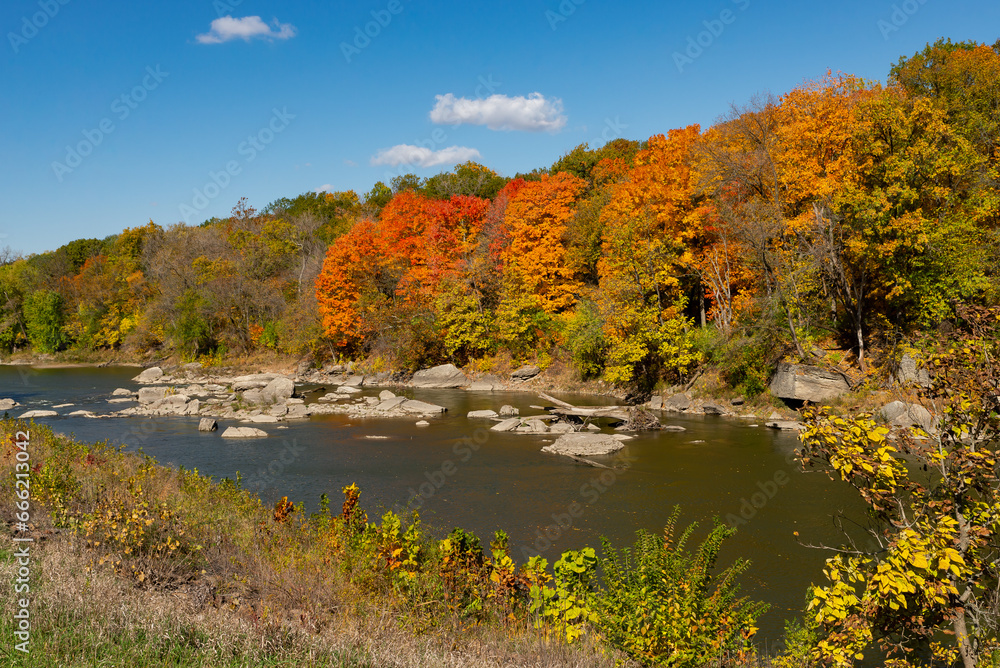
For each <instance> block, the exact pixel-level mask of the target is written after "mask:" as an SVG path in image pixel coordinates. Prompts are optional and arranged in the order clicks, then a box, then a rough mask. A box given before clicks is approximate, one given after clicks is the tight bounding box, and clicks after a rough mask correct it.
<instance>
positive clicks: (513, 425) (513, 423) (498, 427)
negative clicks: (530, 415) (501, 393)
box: [490, 418, 521, 431]
mask: <svg viewBox="0 0 1000 668" xmlns="http://www.w3.org/2000/svg"><path fill="white" fill-rule="evenodd" d="M519 426H521V421H520V420H519V419H518V418H508V419H506V420H503V421H502V422H498V423H496V424H495V425H493V426H492V427H490V430H491V431H514V430H515V429H517V428H518V427H519Z"/></svg>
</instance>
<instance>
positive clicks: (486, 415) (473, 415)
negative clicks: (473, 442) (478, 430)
mask: <svg viewBox="0 0 1000 668" xmlns="http://www.w3.org/2000/svg"><path fill="white" fill-rule="evenodd" d="M465 417H467V418H470V419H487V420H490V419H492V418H495V417H498V416H497V412H496V411H469V414H468V415H466V416H465Z"/></svg>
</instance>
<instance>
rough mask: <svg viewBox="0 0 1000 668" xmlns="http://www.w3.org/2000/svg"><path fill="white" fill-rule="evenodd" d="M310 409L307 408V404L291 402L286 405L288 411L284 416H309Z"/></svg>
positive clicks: (292, 417) (291, 417)
mask: <svg viewBox="0 0 1000 668" xmlns="http://www.w3.org/2000/svg"><path fill="white" fill-rule="evenodd" d="M310 413H312V411H310V410H309V407H308V406H303V405H301V404H292V405H290V406H289V407H288V412H287V413H285V418H287V419H289V420H296V419H301V418H307V417H309V415H310Z"/></svg>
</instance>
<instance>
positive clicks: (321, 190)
mask: <svg viewBox="0 0 1000 668" xmlns="http://www.w3.org/2000/svg"><path fill="white" fill-rule="evenodd" d="M331 190H333V186H332V185H330V184H329V183H326V184H324V185H321V186H320V187H319V188H316V190H314V191H313V192H314V193H316V194H317V195H318V194H319V193H325V192H329V191H331Z"/></svg>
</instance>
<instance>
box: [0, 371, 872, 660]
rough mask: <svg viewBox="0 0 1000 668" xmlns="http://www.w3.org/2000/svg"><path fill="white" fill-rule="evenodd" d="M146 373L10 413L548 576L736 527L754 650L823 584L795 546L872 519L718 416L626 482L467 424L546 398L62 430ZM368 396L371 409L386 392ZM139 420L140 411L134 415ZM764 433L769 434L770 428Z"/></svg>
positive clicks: (95, 379) (50, 396) (831, 539)
mask: <svg viewBox="0 0 1000 668" xmlns="http://www.w3.org/2000/svg"><path fill="white" fill-rule="evenodd" d="M136 373H138V370H137V369H135V368H105V369H94V368H73V369H32V368H26V367H12V366H0V398H5V397H10V398H13V399H15V400H17V401H18V402H19V403H21V404H23V407H18V408H16V409H14V410H13V411H11V415H12V416H16V415H20V413H21V412H23V411H25V410H29V409H34V408H48V407H52V406H55V405H58V404H64V403H71V404H73V406H72V407H63V408H58V409H55V410H58V411H59V412H60V413H61V416H60V417H54V418H42V419H41V420H42V421H44V422H45V424H48V425H50V426H51V427H52V428H53V429H55V430H56V431H57V432H61V433H66V434H73V435H75V436H76V437H77V438H79V439H81V440H83V441H85V442H92V441H98V440H110V441H111V442H114V443H125V444H127V445H128V447H129V448H130V449H141V450H142V451H143V452H145V453H146V454H149V455H152V456H153V457H155V458H156V459H157V460H158V461H159V462H160V463H162V464H167V465H174V466H184V467H185V468H189V469H190V468H197V469H198V470H199V471H200V472H201V473H203V474H208V475H212V476H216V477H219V478H221V477H230V478H235V477H236V474H237V471H239V472H240V474H241V476H242V478H243V482H244V485H245V486H247V487H250V488H252V489H254V490H256V491H259V492H260V493H261V496H262V497H263V498H264V499H265V500H266V501H268V502H273V500H275V499H276V498H279V497H281V496H285V495H287V496H288V497H289V498H290V499H292V500H293V501H296V502H299V501H304V502H305V503H306V506H307V509H309V510H314V509H315V508H316V506H317V503H318V500H319V496H320V494H323V493H326V494H327V495H329V497H330V499H331V506H332V508H334V509H336V508H337V507H339V504H340V501H341V499H342V496H341V491H340V490H341V489H342V488H343V487H344V486H345V485H349V484H351V483H352V482H355V483H357V484H358V485H359V486H360V487H361V490H362V505H363V507H364V508H365V509H366V510H367V511H368V514H369V516H370V517H371V518H372V520H375V519H376V518H377V517H378V516H379V515H381V514H382V513H383V512H384V511H385V510H386V509H388V508H391V507H394V506H397V505H399V506H404V505H405V504H406V503H407V502H408V501H409V502H410V503H411V505H419V506H420V514H421V518H422V520H423V521H424V523H425V524H428V525H431V526H434V527H438V528H440V529H443V530H445V531H447V530H450V529H451V528H452V527H456V526H459V527H462V528H464V529H466V530H471V531H474V532H475V533H477V534H478V535H479V536H480V538H482V540H483V544H484V546H485V545H486V544H488V543H489V539H490V537H491V536H492V534H493V532H494V531H495V530H496V529H504V530H505V531H507V533H508V534H509V535H510V544H511V546H512V553H513V556H514V557H515V558H516V559H517V560H518V561H521V560H523V559H524V558H525V557H526V556H529V555H532V554H538V553H541V554H542V555H543V556H544V557H546V558H547V559H548V560H549V562H550V563H552V562H554V561H555V560H556V559H558V557H559V554H560V553H561V552H562V551H564V550H568V549H576V548H579V547H583V546H586V545H590V546H594V547H598V546H599V540H600V537H601V536H607V537H608V538H609V539H611V540H612V542H613V543H614V544H615V545H616V546H618V547H621V546H622V545H624V544H626V543H629V542H630V541H631V540H632V538H633V537H634V532H635V531H636V530H637V529H640V528H643V529H647V530H649V531H653V532H659V531H661V530H662V528H663V525H664V523H665V522H666V521H667V519H668V518H669V516H670V514H671V511H672V510H673V508H674V506H675V505H678V504H679V505H680V506H681V519H680V526H681V527H683V526H686V525H687V524H688V523H689V522H691V521H695V520H697V521H699V525H700V527H701V530H700V531H698V532H696V534H695V535H696V537H698V538H699V539H700V537H703V536H704V535H705V533H706V532H707V530H708V529H709V528H710V527H711V525H712V518H713V517H719V518H721V519H723V520H724V521H728V522H730V523H736V524H737V526H738V527H739V531H738V532H737V534H736V536H735V537H733V538H732V539H731V540H730V541H728V542H727V544H726V548H725V549H724V551H723V554H722V557H721V559H720V564H728V563H730V562H731V561H732V560H733V559H734V558H735V557H737V556H742V557H746V558H748V559H750V560H751V561H752V565H751V567H750V569H749V570H748V571H747V573H746V574H745V575H744V576H743V580H742V582H743V583H744V591H745V593H747V594H749V595H752V596H754V597H756V598H759V599H763V600H765V601H767V602H769V603H770V604H771V611H770V612H768V613H767V614H766V615H765V617H764V618H763V619H762V620H761V629H760V633H759V634H758V639H759V640H760V641H761V642H762V643H766V644H768V645H770V644H771V643H774V642H775V641H776V640H777V639H778V638H780V636H781V632H782V627H783V622H784V619H786V618H789V617H791V616H794V615H795V614H796V613H798V612H800V611H801V609H802V606H803V602H804V598H805V593H806V588H807V586H808V585H809V584H810V583H811V582H817V583H818V582H820V581H821V580H822V572H821V567H822V563H823V560H824V558H825V557H826V556H828V555H827V554H826V553H824V552H821V551H819V550H815V549H810V548H806V547H803V546H801V545H799V544H798V542H797V541H796V538H795V537H794V535H793V532H795V531H798V532H799V534H800V536H801V538H802V540H803V541H805V542H808V543H814V544H816V543H825V544H840V543H841V542H842V541H841V538H840V534H839V531H838V529H836V528H835V527H834V525H833V522H832V519H831V517H832V516H833V514H834V513H836V512H837V511H838V510H844V511H846V512H847V513H848V514H849V515H850V516H853V517H860V516H861V513H860V505H859V503H858V502H857V501H856V499H855V497H854V496H853V494H852V490H850V489H849V488H848V487H847V486H846V485H843V484H842V483H839V482H837V483H834V482H831V481H829V480H828V479H827V478H826V476H825V475H823V474H821V473H802V472H800V471H799V469H798V466H797V465H796V464H795V462H794V461H793V460H792V453H793V450H794V448H795V447H796V438H795V436H794V435H793V434H790V433H787V432H776V431H773V430H770V429H766V428H764V427H763V426H760V427H751V426H749V424H750V423H748V422H746V421H743V420H734V419H727V418H720V417H715V416H704V417H702V416H683V417H681V416H672V415H670V414H665V415H664V416H663V421H664V422H666V423H670V424H677V425H681V426H683V427H685V428H686V429H687V430H686V431H684V432H657V433H645V434H641V435H639V436H637V437H636V438H635V439H634V440H631V441H628V442H627V444H626V448H625V449H624V450H622V451H621V452H620V453H618V454H617V455H615V456H612V457H609V458H602V459H601V461H603V462H606V463H608V464H610V465H613V466H615V465H617V466H619V467H623V468H618V469H617V470H615V471H613V472H612V471H607V470H603V469H598V468H593V467H590V466H586V465H582V464H579V463H577V462H575V461H573V460H571V459H568V458H565V457H559V456H554V455H547V454H545V453H542V452H540V451H539V450H540V448H541V447H542V446H543V445H545V444H546V443H547V442H551V440H552V439H553V438H554V436H552V435H526V434H501V433H496V432H491V431H488V428H489V427H490V426H491V424H492V423H491V422H489V421H474V420H468V419H466V417H465V415H466V413H467V412H468V411H470V410H479V409H488V408H491V409H494V410H499V408H500V406H501V405H502V404H511V405H513V406H516V407H518V408H519V409H520V411H521V415H522V416H523V415H527V414H532V413H539V412H541V411H537V410H533V409H531V408H530V406H531V405H532V404H536V405H537V404H543V403H544V402H543V401H541V400H540V399H538V397H537V396H536V395H534V394H527V393H515V392H492V393H471V392H464V391H461V390H406V391H405V394H407V395H408V396H412V397H413V398H416V399H420V400H423V401H429V402H432V403H436V404H440V405H442V406H446V407H447V408H448V409H449V410H448V412H447V413H446V414H445V415H444V416H443V417H441V418H435V419H432V420H430V422H431V425H430V426H428V427H417V426H415V424H414V423H415V422H416V419H415V418H414V419H380V420H373V419H372V420H358V419H352V418H347V417H345V416H319V417H314V418H312V419H309V420H300V421H295V422H289V423H285V424H286V425H287V427H288V428H287V429H278V428H277V427H278V425H255V426H257V427H260V428H263V429H264V430H265V431H268V432H269V434H270V437H269V438H266V439H253V440H228V439H227V440H224V439H222V438H220V437H219V434H220V433H221V430H222V429H224V428H225V426H226V425H225V424H224V421H220V427H221V429H220V432H215V433H210V434H208V433H199V432H198V430H197V425H198V419H197V418H193V417H192V418H188V417H165V418H144V417H130V418H117V419H100V420H97V419H87V418H76V417H63V416H64V415H65V414H66V413H69V412H72V411H74V410H91V411H94V412H95V413H108V412H111V411H114V410H117V409H119V408H121V407H122V406H121V405H120V404H109V403H108V402H107V399H108V398H109V397H110V394H111V392H112V391H113V390H114V389H115V388H118V387H125V388H130V389H133V390H134V389H136V388H137V387H138V386H137V385H136V384H134V383H132V382H131V380H130V379H131V378H132V377H134V376H135V375H136ZM375 392H376V391H370V390H368V389H367V388H366V391H365V394H369V393H375ZM558 396H559V398H563V399H566V400H568V401H571V402H573V403H577V404H581V405H586V404H590V405H594V404H600V403H607V401H606V400H602V399H599V398H595V397H579V396H577V397H574V396H572V395H558ZM126 405H128V404H126ZM761 425H763V421H761Z"/></svg>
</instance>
